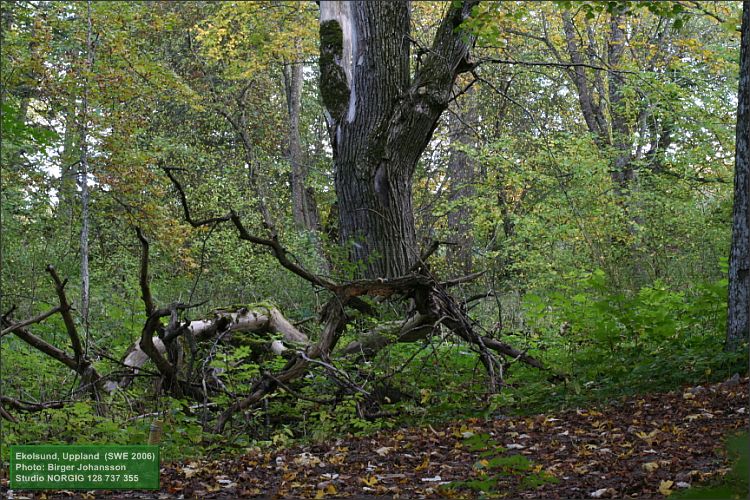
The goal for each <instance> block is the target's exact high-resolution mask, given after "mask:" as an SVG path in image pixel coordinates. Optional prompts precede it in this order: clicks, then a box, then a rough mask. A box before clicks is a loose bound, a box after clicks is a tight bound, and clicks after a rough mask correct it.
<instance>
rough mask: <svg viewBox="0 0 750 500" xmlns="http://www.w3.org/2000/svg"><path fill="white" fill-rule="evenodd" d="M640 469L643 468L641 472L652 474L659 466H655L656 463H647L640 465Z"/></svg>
mask: <svg viewBox="0 0 750 500" xmlns="http://www.w3.org/2000/svg"><path fill="white" fill-rule="evenodd" d="M641 467H643V470H645V471H646V472H654V471H655V470H656V469H658V468H659V464H657V463H656V462H648V463H645V464H643V465H641Z"/></svg>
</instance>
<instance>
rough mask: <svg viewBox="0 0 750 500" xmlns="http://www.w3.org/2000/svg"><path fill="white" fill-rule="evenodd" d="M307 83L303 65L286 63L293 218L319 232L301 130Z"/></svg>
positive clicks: (301, 227)
mask: <svg viewBox="0 0 750 500" xmlns="http://www.w3.org/2000/svg"><path fill="white" fill-rule="evenodd" d="M303 83H304V79H303V73H302V63H300V62H293V63H289V64H286V65H285V66H284V90H285V91H286V103H287V110H288V112H289V138H288V153H289V163H290V164H291V167H292V175H291V184H292V215H293V216H294V223H295V225H296V226H297V227H298V228H300V229H308V230H316V229H318V225H319V222H318V214H317V210H316V209H315V206H314V200H309V199H308V198H309V196H310V194H311V193H310V192H309V191H308V189H307V187H306V185H305V184H306V181H307V166H306V165H305V158H304V155H303V154H302V140H301V138H300V130H299V121H300V115H301V111H302V85H303ZM311 201H312V202H313V203H311Z"/></svg>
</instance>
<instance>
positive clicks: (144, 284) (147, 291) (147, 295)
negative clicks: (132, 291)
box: [135, 227, 155, 317]
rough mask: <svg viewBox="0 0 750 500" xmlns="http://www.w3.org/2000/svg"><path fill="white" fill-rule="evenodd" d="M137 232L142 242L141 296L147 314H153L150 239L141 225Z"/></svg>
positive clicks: (136, 229)
mask: <svg viewBox="0 0 750 500" xmlns="http://www.w3.org/2000/svg"><path fill="white" fill-rule="evenodd" d="M135 233H136V234H137V235H138V240H140V242H141V275H140V279H139V282H140V285H141V298H142V299H143V305H144V306H145V308H146V316H147V317H148V316H151V314H152V313H153V312H154V308H155V307H154V299H153V297H152V296H151V288H150V287H149V283H148V281H149V279H148V240H147V239H146V236H144V234H143V231H141V228H140V227H137V228H135Z"/></svg>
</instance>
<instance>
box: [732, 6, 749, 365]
mask: <svg viewBox="0 0 750 500" xmlns="http://www.w3.org/2000/svg"><path fill="white" fill-rule="evenodd" d="M737 101H738V103H737V146H736V153H735V154H736V156H735V170H734V210H733V213H732V250H731V253H730V256H729V310H728V321H727V342H726V349H727V350H729V351H733V350H736V349H737V348H739V346H740V345H741V344H742V342H743V341H746V340H747V339H748V335H750V144H748V142H750V1H747V0H746V1H744V2H743V3H742V42H741V49H740V84H739V92H738V99H737Z"/></svg>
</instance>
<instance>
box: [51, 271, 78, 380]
mask: <svg viewBox="0 0 750 500" xmlns="http://www.w3.org/2000/svg"><path fill="white" fill-rule="evenodd" d="M47 272H48V273H49V274H50V276H52V280H53V281H54V282H55V291H57V298H58V299H59V300H60V314H61V315H62V317H63V322H64V323H65V329H66V330H67V331H68V337H70V345H71V347H73V352H74V353H75V359H76V362H77V363H78V364H79V365H80V364H81V363H82V362H83V359H84V353H83V346H82V345H81V338H80V337H79V336H78V330H77V329H76V324H75V322H74V321H73V316H72V315H71V314H70V310H71V309H72V307H71V306H70V303H69V302H68V298H67V297H66V296H65V285H66V284H67V282H68V280H65V281H61V280H60V277H59V276H58V275H57V271H56V270H55V268H54V267H53V266H52V264H49V265H48V266H47ZM76 371H78V369H76Z"/></svg>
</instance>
